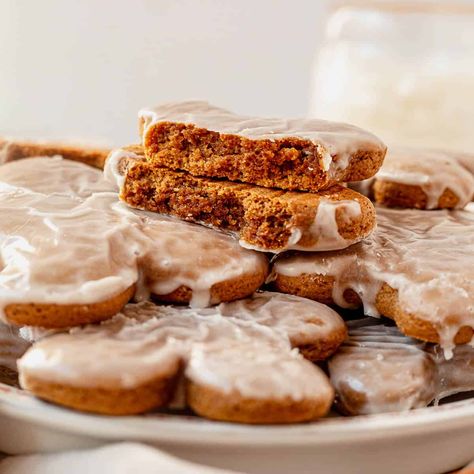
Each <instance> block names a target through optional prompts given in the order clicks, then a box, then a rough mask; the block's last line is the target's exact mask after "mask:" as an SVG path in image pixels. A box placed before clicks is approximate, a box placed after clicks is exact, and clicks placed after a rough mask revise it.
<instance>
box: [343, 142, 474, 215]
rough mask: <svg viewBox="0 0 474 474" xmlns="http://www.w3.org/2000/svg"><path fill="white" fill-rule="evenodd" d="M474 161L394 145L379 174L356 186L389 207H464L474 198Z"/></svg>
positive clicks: (441, 152) (449, 153)
mask: <svg viewBox="0 0 474 474" xmlns="http://www.w3.org/2000/svg"><path fill="white" fill-rule="evenodd" d="M472 163H474V157H472V156H470V157H469V156H468V155H466V154H460V153H455V152H448V151H441V150H429V149H428V150H426V149H416V148H407V147H391V148H389V150H388V152H387V156H386V157H385V160H384V163H383V166H382V168H381V169H380V170H379V171H378V172H377V174H376V175H375V177H374V178H372V179H370V180H368V181H366V182H362V183H357V184H355V185H353V186H352V187H354V189H356V190H358V191H360V192H362V193H363V194H365V195H373V197H374V199H375V201H376V202H377V203H379V204H384V205H386V206H389V207H403V208H417V209H453V208H457V209H460V208H464V207H465V206H466V204H467V203H468V202H470V201H471V200H472V198H473V197H474V171H473V170H474V167H472ZM469 166H470V167H471V168H472V169H471V170H470V169H469Z"/></svg>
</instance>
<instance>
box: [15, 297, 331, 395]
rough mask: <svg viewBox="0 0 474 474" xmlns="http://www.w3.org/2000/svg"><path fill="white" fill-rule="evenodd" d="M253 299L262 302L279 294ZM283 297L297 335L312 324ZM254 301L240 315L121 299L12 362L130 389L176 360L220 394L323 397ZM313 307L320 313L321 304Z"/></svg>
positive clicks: (166, 371)
mask: <svg viewBox="0 0 474 474" xmlns="http://www.w3.org/2000/svg"><path fill="white" fill-rule="evenodd" d="M261 297H262V298H264V299H265V300H267V303H268V299H270V298H273V297H275V298H279V297H278V296H277V295H272V294H263V295H262V296H261ZM257 298H258V297H257ZM280 301H281V300H278V301H277V302H280ZM283 302H284V304H289V305H290V306H289V307H292V309H293V311H294V314H293V317H294V318H295V319H296V320H297V321H298V322H296V324H295V326H293V327H297V328H298V331H300V332H302V333H304V332H305V328H307V330H309V331H312V330H313V329H312V328H311V324H312V322H310V321H308V320H307V316H308V314H307V308H308V302H307V301H306V300H304V299H302V298H296V299H295V298H291V301H290V302H288V301H287V300H286V299H285V298H283ZM254 303H255V300H249V303H248V306H247V307H246V313H245V314H243V313H242V311H241V309H240V308H241V307H237V311H236V312H233V311H231V314H232V316H226V317H223V314H228V313H229V311H228V310H231V309H232V307H229V308H226V305H220V306H219V307H217V308H208V309H201V310H194V309H189V308H184V307H171V306H156V305H154V304H152V303H149V302H145V303H140V304H129V305H127V306H126V307H125V308H124V309H123V311H122V312H121V313H119V314H118V315H116V316H115V317H114V318H112V319H111V320H108V321H106V322H103V323H102V324H100V325H93V326H92V325H91V326H86V327H85V328H74V329H72V330H71V331H70V332H69V333H68V334H58V335H53V336H50V337H47V338H44V339H42V340H40V341H39V342H37V343H36V344H35V345H34V346H33V347H32V348H31V349H30V350H29V351H28V352H27V353H26V354H25V355H24V356H23V358H22V359H21V360H20V361H19V369H20V374H21V375H22V376H23V377H25V376H27V375H29V374H32V375H35V376H36V377H40V378H44V379H45V380H48V381H52V382H57V383H67V384H69V385H73V386H78V387H99V388H100V387H104V388H107V387H116V388H133V387H136V386H139V385H141V384H143V383H146V382H148V381H150V380H152V379H155V378H160V377H163V376H166V375H168V376H170V375H176V376H177V374H178V371H179V366H180V364H183V363H184V364H188V363H189V364H188V367H187V369H186V371H185V375H186V377H188V378H189V379H191V380H193V381H195V382H197V383H203V384H206V385H211V386H214V387H216V388H218V389H220V390H223V391H224V392H228V391H237V392H239V393H240V394H242V395H244V396H247V397H253V398H261V397H287V396H288V397H291V398H293V399H295V400H300V399H301V398H302V397H306V396H308V397H314V396H321V394H323V395H324V396H326V395H327V396H330V395H331V390H332V389H331V387H330V386H329V384H328V383H327V379H326V377H325V376H324V374H323V373H322V372H321V371H320V369H318V368H317V367H316V366H313V365H312V364H310V363H309V362H307V361H305V360H304V359H303V358H302V357H301V356H300V355H299V354H298V353H297V351H295V350H292V349H291V345H290V340H289V336H288V334H287V333H285V332H284V331H283V328H284V327H285V324H283V325H279V326H278V327H279V329H277V330H275V329H273V325H271V326H270V325H266V324H270V323H271V321H268V317H267V315H268V307H266V305H265V304H264V305H263V306H258V307H256V308H253V306H254ZM242 304H244V305H245V303H242ZM252 308H253V309H252ZM315 308H316V307H315ZM312 309H313V311H314V308H312ZM317 309H318V310H320V311H322V312H324V308H323V306H322V305H320V306H317ZM285 317H286V316H285ZM276 319H277V320H278V319H280V318H279V315H277V316H276ZM260 320H262V321H263V322H264V323H263V324H261V323H260V322H259V321H260ZM303 338H304V337H303ZM313 341H314V339H313ZM288 380H291V383H288Z"/></svg>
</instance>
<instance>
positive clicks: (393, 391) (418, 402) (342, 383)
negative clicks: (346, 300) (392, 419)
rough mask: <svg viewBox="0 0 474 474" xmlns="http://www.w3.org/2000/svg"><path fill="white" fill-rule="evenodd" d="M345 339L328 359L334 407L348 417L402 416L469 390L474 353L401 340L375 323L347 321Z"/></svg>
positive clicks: (394, 331) (395, 332)
mask: <svg viewBox="0 0 474 474" xmlns="http://www.w3.org/2000/svg"><path fill="white" fill-rule="evenodd" d="M348 326H349V338H348V339H347V340H346V341H345V342H344V344H343V345H342V346H341V347H340V348H339V350H338V352H337V353H336V354H335V355H334V356H333V357H332V358H331V359H330V360H329V363H328V367H329V374H330V380H331V383H332V384H333V386H334V388H335V390H336V407H337V409H338V410H339V411H341V412H342V413H344V414H348V415H366V414H373V413H384V412H393V411H406V410H411V409H413V408H419V407H425V406H427V405H429V404H430V403H431V402H432V401H433V400H435V401H436V402H437V401H439V400H440V399H442V398H445V397H447V396H450V395H453V394H456V393H460V392H465V391H471V390H474V349H473V348H472V347H471V346H468V345H464V346H458V347H456V349H455V351H454V355H453V357H452V358H451V359H450V360H446V359H445V357H444V352H443V351H442V350H441V349H440V347H439V346H436V345H432V344H426V343H422V342H420V341H417V340H415V339H412V338H410V337H407V336H404V335H403V334H402V333H401V332H400V331H399V330H398V329H397V328H396V327H395V326H390V325H388V324H386V323H383V322H381V321H380V320H377V319H374V318H365V319H361V320H355V321H350V322H349V323H348Z"/></svg>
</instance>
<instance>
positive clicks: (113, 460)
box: [0, 443, 238, 474]
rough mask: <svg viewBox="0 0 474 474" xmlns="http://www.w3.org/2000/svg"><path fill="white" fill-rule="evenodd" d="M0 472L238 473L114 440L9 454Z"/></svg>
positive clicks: (35, 473)
mask: <svg viewBox="0 0 474 474" xmlns="http://www.w3.org/2000/svg"><path fill="white" fill-rule="evenodd" d="M0 474H238V473H236V472H235V471H227V470H222V469H216V468H212V467H206V466H202V465H199V464H193V463H190V462H187V461H182V460H181V459H177V458H175V457H173V456H170V455H169V454H166V453H164V452H163V451H160V450H158V449H156V448H152V447H151V446H146V445H143V444H138V443H117V444H111V445H108V446H104V447H101V448H96V449H89V450H82V451H66V452H61V453H51V454H32V455H25V456H12V457H8V458H6V459H4V460H3V461H1V462H0Z"/></svg>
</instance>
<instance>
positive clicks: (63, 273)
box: [0, 157, 268, 328]
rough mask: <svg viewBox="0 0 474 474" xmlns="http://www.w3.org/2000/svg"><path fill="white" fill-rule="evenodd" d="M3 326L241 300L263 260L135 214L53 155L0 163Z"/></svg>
mask: <svg viewBox="0 0 474 474" xmlns="http://www.w3.org/2000/svg"><path fill="white" fill-rule="evenodd" d="M0 182H1V183H2V187H1V189H0V216H3V218H2V219H1V222H2V224H1V226H2V255H1V256H2V260H3V262H4V267H3V268H2V271H1V272H0V287H1V289H2V291H1V297H0V314H1V315H2V317H3V320H4V321H5V322H8V323H11V324H17V325H36V326H44V327H49V328H54V327H66V326H74V325H78V324H86V323H90V322H96V321H100V320H103V319H106V318H109V317H111V316H113V315H114V314H116V313H117V312H118V311H119V310H120V309H121V308H122V307H123V306H124V305H125V304H126V303H127V302H128V301H129V300H130V298H131V297H132V296H133V294H134V292H135V289H137V297H138V298H147V297H148V296H149V294H150V293H151V294H155V295H157V296H158V297H159V298H162V299H163V300H165V301H172V302H191V303H192V304H193V305H197V306H206V305H208V304H211V303H218V302H220V301H228V300H232V299H238V298H242V297H245V296H247V295H249V294H251V293H253V292H254V291H255V290H256V289H257V288H258V287H259V286H260V285H261V284H262V283H263V281H264V280H265V277H266V274H267V266H268V263H267V260H266V257H265V256H263V255H261V254H258V253H256V252H251V251H248V250H245V249H242V248H241V247H240V246H239V245H238V243H237V242H236V241H235V240H234V239H233V238H232V237H230V236H227V235H224V234H221V233H218V232H213V231H211V230H209V229H205V228H202V227H201V226H194V225H192V224H187V223H184V222H179V221H173V220H171V219H168V218H165V217H159V216H155V215H151V214H149V215H147V214H146V213H143V212H139V211H131V210H130V209H128V208H127V207H125V206H124V205H123V204H121V203H120V202H119V201H118V198H117V195H116V193H115V192H114V188H113V186H111V185H110V183H108V182H106V181H105V180H103V179H101V172H100V171H98V170H94V169H93V168H91V167H88V166H86V165H83V164H81V163H75V162H72V161H67V160H63V159H61V158H59V157H57V158H34V159H33V158H32V159H24V160H19V161H14V162H11V163H8V164H6V165H3V166H0Z"/></svg>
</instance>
